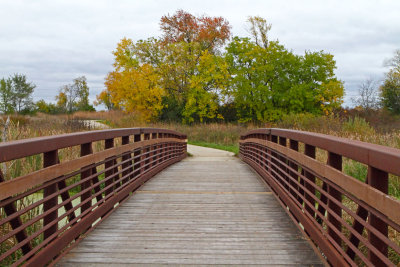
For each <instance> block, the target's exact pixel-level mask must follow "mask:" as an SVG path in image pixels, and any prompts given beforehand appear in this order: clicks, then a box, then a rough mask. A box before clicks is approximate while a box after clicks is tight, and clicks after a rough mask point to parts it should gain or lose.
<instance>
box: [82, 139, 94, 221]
mask: <svg viewBox="0 0 400 267" xmlns="http://www.w3.org/2000/svg"><path fill="white" fill-rule="evenodd" d="M92 153H93V150H92V143H85V144H81V157H83V156H86V155H89V154H92ZM90 175H92V168H89V169H87V170H85V171H82V172H81V180H84V179H85V178H87V177H89V176H90ZM90 187H91V181H90V180H88V181H86V182H84V183H82V184H81V191H83V190H85V189H88V188H90ZM91 195H92V192H91V190H88V191H87V192H85V193H83V194H82V195H81V203H83V202H84V201H85V200H88V199H90V198H91ZM91 206H92V202H91V200H90V201H88V202H87V203H85V204H83V205H82V206H81V214H82V213H83V212H84V211H85V210H87V209H90V207H91Z"/></svg>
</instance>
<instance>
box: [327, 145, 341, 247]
mask: <svg viewBox="0 0 400 267" xmlns="http://www.w3.org/2000/svg"><path fill="white" fill-rule="evenodd" d="M328 165H329V166H331V167H333V168H335V169H337V170H339V171H342V156H341V155H338V154H335V153H332V152H328ZM328 193H329V195H330V196H331V197H333V198H334V199H336V200H337V201H339V202H342V194H341V193H340V192H339V191H338V190H336V189H335V188H333V187H332V186H328ZM328 208H329V209H330V212H328V221H329V222H331V223H332V224H333V225H334V227H335V228H336V229H338V230H339V232H341V228H342V225H341V223H340V221H339V220H337V219H335V218H334V217H333V216H332V215H331V212H334V213H336V214H337V215H338V216H339V217H342V208H341V207H340V206H339V205H337V204H335V203H334V202H333V201H331V200H328ZM328 234H329V235H330V236H331V237H332V238H333V239H334V240H335V242H336V243H338V244H339V245H341V238H340V237H339V235H337V234H336V233H335V232H334V231H333V229H332V228H331V227H328Z"/></svg>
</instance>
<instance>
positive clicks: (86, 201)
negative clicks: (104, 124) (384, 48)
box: [0, 128, 186, 266]
mask: <svg viewBox="0 0 400 267" xmlns="http://www.w3.org/2000/svg"><path fill="white" fill-rule="evenodd" d="M94 145H97V146H95V148H96V152H93V146H94ZM99 147H100V148H99ZM68 149H70V150H71V151H72V150H74V149H75V152H77V157H76V158H73V159H70V160H63V159H60V155H61V154H60V153H59V152H60V151H65V150H68ZM76 150H78V151H76ZM185 156H186V136H185V135H183V134H180V133H177V132H174V131H170V130H164V129H153V128H132V129H116V130H104V131H92V132H84V133H74V134H66V135H58V136H51V137H42V138H33V139H25V140H19V141H12V142H7V143H2V144H0V162H8V163H10V162H14V163H15V162H17V161H18V160H22V159H23V160H24V162H25V163H26V162H28V160H32V157H36V158H39V162H42V164H41V165H42V167H40V168H39V169H38V170H36V171H34V172H31V173H28V174H25V175H23V176H19V177H17V178H13V179H9V180H7V181H6V180H5V177H4V175H3V173H1V172H0V208H1V210H0V211H1V213H0V214H1V215H2V216H1V217H0V231H1V236H0V246H1V247H0V248H1V251H0V252H1V253H0V265H8V264H13V265H20V264H26V265H28V266H43V265H45V264H48V263H50V262H52V261H53V260H54V259H56V258H57V257H59V256H60V255H62V254H63V253H65V252H66V251H68V249H69V248H70V247H71V246H72V245H74V244H76V243H77V242H78V241H79V240H80V238H81V237H82V236H83V235H85V234H87V233H88V232H89V231H91V229H93V227H94V226H95V225H97V223H99V222H100V221H101V220H103V219H104V218H106V217H107V216H108V215H109V214H110V213H111V212H112V211H113V210H114V209H115V208H116V207H117V206H118V205H119V204H120V203H121V202H123V201H124V200H125V199H126V198H127V197H128V196H129V195H131V194H132V192H133V191H135V190H136V189H137V188H138V187H139V186H141V185H142V184H143V183H144V182H146V181H147V180H148V179H150V178H151V177H152V176H154V175H155V174H156V173H158V172H160V171H161V170H162V169H164V168H165V167H167V166H169V165H171V164H173V163H175V162H177V161H179V160H181V159H183V158H184V157H185ZM22 167H23V166H21V168H22Z"/></svg>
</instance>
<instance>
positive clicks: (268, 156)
mask: <svg viewBox="0 0 400 267" xmlns="http://www.w3.org/2000/svg"><path fill="white" fill-rule="evenodd" d="M267 141H271V134H267ZM271 155H272V154H271V149H269V148H267V162H268V163H267V172H268V173H269V175H271V176H272V172H271Z"/></svg>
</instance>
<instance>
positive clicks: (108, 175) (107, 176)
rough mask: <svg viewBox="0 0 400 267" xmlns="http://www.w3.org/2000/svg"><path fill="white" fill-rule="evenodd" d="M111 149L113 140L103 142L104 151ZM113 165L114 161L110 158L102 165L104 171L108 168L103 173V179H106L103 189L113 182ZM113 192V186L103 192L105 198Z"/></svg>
mask: <svg viewBox="0 0 400 267" xmlns="http://www.w3.org/2000/svg"><path fill="white" fill-rule="evenodd" d="M112 147H114V138H110V139H106V140H105V141H104V149H110V148H112ZM113 165H114V160H113V159H111V158H107V159H106V162H105V163H104V168H105V169H108V168H110V170H107V171H105V175H104V179H107V180H106V182H105V187H107V186H109V185H111V184H112V183H113V180H114V177H113V176H114V168H112V166H113ZM113 191H114V186H112V187H111V188H108V189H106V190H105V195H106V197H107V196H108V195H110V194H111V193H112V192H113Z"/></svg>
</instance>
